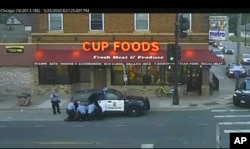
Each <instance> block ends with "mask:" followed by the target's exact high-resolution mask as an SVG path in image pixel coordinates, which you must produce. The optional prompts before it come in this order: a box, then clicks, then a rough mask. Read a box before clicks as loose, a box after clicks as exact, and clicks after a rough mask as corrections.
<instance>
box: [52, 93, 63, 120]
mask: <svg viewBox="0 0 250 149" xmlns="http://www.w3.org/2000/svg"><path fill="white" fill-rule="evenodd" d="M50 100H51V104H52V109H53V113H54V115H55V114H56V112H57V113H61V112H60V106H59V103H60V102H61V101H60V99H59V95H58V90H57V89H55V90H54V92H52V93H51V95H50Z"/></svg>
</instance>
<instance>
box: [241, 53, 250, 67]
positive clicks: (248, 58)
mask: <svg viewBox="0 0 250 149" xmlns="http://www.w3.org/2000/svg"><path fill="white" fill-rule="evenodd" d="M241 64H242V65H249V64H250V54H242V55H241Z"/></svg>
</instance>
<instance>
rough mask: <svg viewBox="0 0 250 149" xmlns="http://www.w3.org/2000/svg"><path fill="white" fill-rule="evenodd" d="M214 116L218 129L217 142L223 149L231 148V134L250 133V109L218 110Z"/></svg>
mask: <svg viewBox="0 0 250 149" xmlns="http://www.w3.org/2000/svg"><path fill="white" fill-rule="evenodd" d="M211 113H213V114H214V116H213V117H214V120H215V125H217V126H218V127H217V128H216V129H217V130H215V131H216V138H217V139H216V142H217V143H218V144H219V145H220V147H221V148H229V143H230V142H229V141H230V139H229V133H230V132H231V133H232V132H240V131H241V132H250V119H249V118H250V109H246V108H238V109H236V108H235V109H217V110H211Z"/></svg>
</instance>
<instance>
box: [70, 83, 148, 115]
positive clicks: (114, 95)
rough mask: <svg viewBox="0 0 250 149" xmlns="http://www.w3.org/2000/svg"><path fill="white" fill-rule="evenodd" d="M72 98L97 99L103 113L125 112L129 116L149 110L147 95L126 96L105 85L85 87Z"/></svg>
mask: <svg viewBox="0 0 250 149" xmlns="http://www.w3.org/2000/svg"><path fill="white" fill-rule="evenodd" d="M72 100H77V101H80V102H82V103H84V104H86V105H87V104H89V103H90V102H92V101H97V102H98V104H99V105H100V107H101V108H102V112H103V114H104V113H125V114H127V115H129V116H133V117H135V116H139V115H141V114H142V113H143V112H147V111H149V110H150V102H149V100H148V98H147V97H142V96H127V95H125V94H123V93H121V92H120V91H118V90H116V89H111V88H108V87H105V88H103V89H86V90H79V91H77V92H76V93H75V94H74V95H73V97H72Z"/></svg>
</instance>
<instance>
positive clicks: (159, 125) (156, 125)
mask: <svg viewBox="0 0 250 149" xmlns="http://www.w3.org/2000/svg"><path fill="white" fill-rule="evenodd" d="M155 126H167V124H155Z"/></svg>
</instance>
